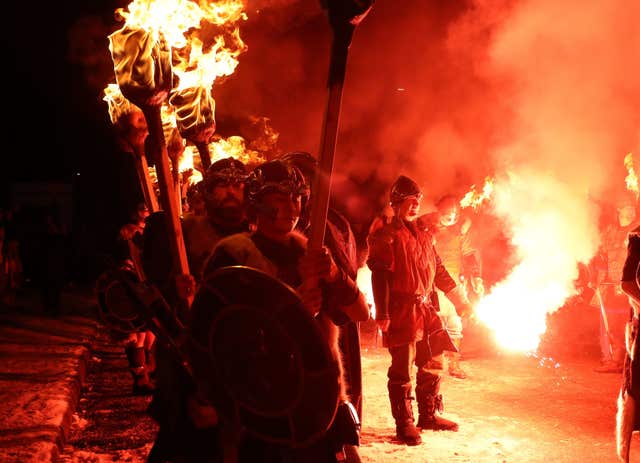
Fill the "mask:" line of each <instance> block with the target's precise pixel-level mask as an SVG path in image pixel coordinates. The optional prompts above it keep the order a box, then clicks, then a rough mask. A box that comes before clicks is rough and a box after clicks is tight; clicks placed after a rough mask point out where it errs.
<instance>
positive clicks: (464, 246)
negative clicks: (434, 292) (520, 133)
mask: <svg viewBox="0 0 640 463" xmlns="http://www.w3.org/2000/svg"><path fill="white" fill-rule="evenodd" d="M417 223H418V226H419V227H421V228H423V229H425V230H427V231H428V232H429V233H431V235H432V236H433V239H434V243H435V247H436V250H437V251H438V255H439V256H440V259H442V264H443V265H444V266H445V268H446V269H447V271H448V272H449V274H450V275H451V277H452V278H453V279H454V280H455V281H456V283H457V284H458V285H460V286H461V287H462V288H463V289H464V290H465V291H467V295H468V296H469V294H475V295H477V296H478V297H480V296H482V294H483V293H484V285H483V281H482V277H481V274H480V259H479V258H478V252H477V250H476V249H475V247H474V246H473V243H472V239H471V220H470V219H469V218H466V217H462V215H461V211H460V205H459V203H458V200H457V198H456V197H455V196H453V195H445V196H443V197H441V198H440V199H438V201H437V202H436V211H435V212H432V213H429V214H425V215H423V216H421V217H419V218H418V220H417ZM438 296H439V302H440V311H439V312H438V315H439V316H440V318H441V319H442V322H443V323H444V326H445V328H446V329H447V331H448V332H449V336H451V339H452V340H453V343H454V344H455V345H456V347H457V348H458V351H459V352H445V354H444V356H445V357H446V359H447V363H448V365H447V367H448V368H447V370H448V372H449V375H451V376H453V377H456V378H459V379H464V378H466V377H467V373H466V372H465V371H464V370H463V369H462V367H461V366H460V351H461V344H462V337H463V323H462V318H461V317H460V316H459V315H458V314H457V313H456V310H455V307H453V305H452V304H451V303H450V302H449V301H448V300H447V299H446V298H445V297H443V296H444V294H443V293H442V292H441V291H439V294H438ZM469 297H470V296H469Z"/></svg>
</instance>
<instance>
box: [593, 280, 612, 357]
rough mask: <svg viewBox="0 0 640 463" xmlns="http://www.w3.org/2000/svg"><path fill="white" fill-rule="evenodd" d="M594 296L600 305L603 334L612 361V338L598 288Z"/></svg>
mask: <svg viewBox="0 0 640 463" xmlns="http://www.w3.org/2000/svg"><path fill="white" fill-rule="evenodd" d="M596 295H597V296H598V302H599V304H600V316H601V317H602V324H603V326H604V332H605V334H606V335H607V342H608V343H609V354H610V355H611V358H612V359H613V336H611V331H610V330H609V319H608V318H607V310H606V308H605V306H604V300H603V299H602V293H601V292H600V288H599V287H596Z"/></svg>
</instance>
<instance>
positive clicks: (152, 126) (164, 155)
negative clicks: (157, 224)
mask: <svg viewBox="0 0 640 463" xmlns="http://www.w3.org/2000/svg"><path fill="white" fill-rule="evenodd" d="M142 111H143V113H144V117H145V119H146V121H147V127H148V128H149V137H151V141H152V146H153V147H154V149H156V150H157V152H156V156H155V158H156V171H157V174H158V186H159V187H160V202H161V203H162V208H163V209H164V212H165V220H166V224H167V231H168V232H169V233H168V235H169V250H170V252H171V257H172V259H173V264H174V267H175V268H176V269H177V270H178V271H179V272H180V273H181V274H184V275H187V274H189V264H188V262H187V253H186V249H185V246H184V238H183V236H182V225H181V224H180V219H179V215H178V207H177V204H176V193H175V190H174V188H173V182H172V176H171V169H170V168H169V154H168V152H167V145H166V143H165V140H164V133H163V132H162V118H161V115H160V107H159V106H145V107H144V108H143V109H142Z"/></svg>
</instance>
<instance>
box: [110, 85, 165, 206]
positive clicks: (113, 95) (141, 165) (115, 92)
mask: <svg viewBox="0 0 640 463" xmlns="http://www.w3.org/2000/svg"><path fill="white" fill-rule="evenodd" d="M103 100H104V101H106V102H107V104H108V105H109V117H110V119H111V122H112V123H113V124H116V123H117V122H118V121H119V120H120V118H121V117H123V116H125V115H127V114H129V113H131V112H132V111H136V110H138V109H139V108H136V107H135V106H134V105H132V104H131V103H130V102H129V101H128V100H127V99H126V98H125V97H124V96H123V95H122V93H121V92H120V88H119V87H118V86H117V85H116V84H109V85H108V86H107V87H106V88H105V89H104V98H103ZM133 148H134V150H135V151H136V152H135V153H134V157H135V160H136V171H137V173H138V180H139V182H140V186H141V187H142V193H143V194H144V199H145V203H146V205H147V207H148V208H149V210H150V211H151V212H156V211H157V210H158V198H156V194H155V192H154V190H153V186H152V184H151V179H150V178H149V165H148V163H147V156H146V155H145V153H144V150H141V149H138V146H133Z"/></svg>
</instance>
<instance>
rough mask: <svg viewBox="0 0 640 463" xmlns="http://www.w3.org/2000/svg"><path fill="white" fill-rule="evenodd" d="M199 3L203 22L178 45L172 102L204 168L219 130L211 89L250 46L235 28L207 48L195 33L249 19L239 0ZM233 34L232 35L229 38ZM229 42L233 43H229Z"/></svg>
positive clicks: (181, 132) (185, 134) (182, 127)
mask: <svg viewBox="0 0 640 463" xmlns="http://www.w3.org/2000/svg"><path fill="white" fill-rule="evenodd" d="M205 6H207V5H200V6H199V7H198V8H199V12H198V13H199V14H200V15H201V22H200V26H199V27H198V28H196V29H193V30H192V31H190V33H189V37H190V39H189V41H188V43H187V44H186V45H185V46H184V47H182V48H181V49H176V50H175V51H176V53H175V56H176V62H175V64H174V73H175V74H176V76H177V77H178V85H177V87H176V88H175V89H173V90H172V91H171V95H170V97H169V102H170V103H171V105H173V106H174V107H175V108H176V122H177V125H178V130H179V131H180V134H181V135H182V136H183V137H184V138H185V139H187V140H189V141H190V142H192V143H193V144H194V145H195V146H196V148H197V149H198V153H199V154H200V159H201V161H202V167H203V170H204V171H206V170H207V168H208V167H209V166H210V165H211V156H210V153H209V149H208V143H209V141H210V140H211V137H212V136H213V134H214V133H215V131H216V121H215V100H214V99H213V96H212V95H211V89H212V87H213V84H214V82H215V80H216V79H217V78H218V77H221V76H228V75H231V74H233V72H234V71H235V68H236V66H237V65H238V59H237V57H238V55H239V54H240V53H242V52H243V51H245V50H246V49H247V47H246V45H245V44H244V42H243V41H242V39H241V38H240V33H239V29H238V28H235V29H233V30H232V31H231V32H229V33H227V34H226V36H227V39H225V36H224V35H218V36H216V37H215V41H214V43H213V44H212V45H211V46H210V47H208V51H206V52H205V44H204V42H203V40H202V39H200V38H199V37H197V36H196V33H197V32H201V33H202V34H203V35H206V31H205V26H207V25H211V26H215V27H216V28H217V29H219V28H221V27H223V26H226V27H229V26H230V25H233V24H234V23H235V22H237V21H238V20H240V19H246V15H245V14H244V13H243V11H242V10H243V4H242V2H241V1H240V0H231V1H229V2H224V3H222V2H221V3H220V4H219V5H216V4H211V5H208V7H209V9H208V10H205V9H202V8H204V7H205ZM229 37H230V39H229ZM227 42H232V43H233V45H232V46H231V47H229V48H227V47H226V43H227Z"/></svg>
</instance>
